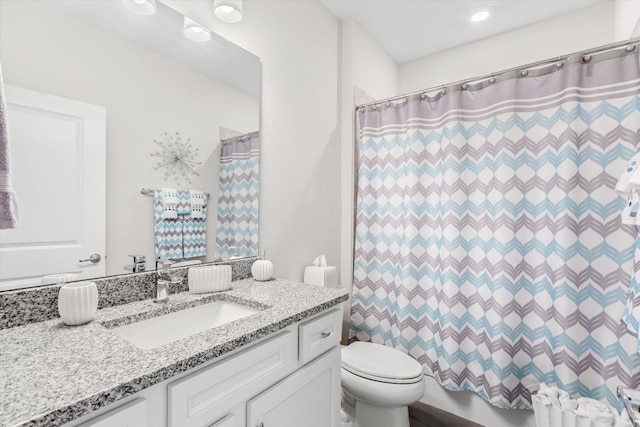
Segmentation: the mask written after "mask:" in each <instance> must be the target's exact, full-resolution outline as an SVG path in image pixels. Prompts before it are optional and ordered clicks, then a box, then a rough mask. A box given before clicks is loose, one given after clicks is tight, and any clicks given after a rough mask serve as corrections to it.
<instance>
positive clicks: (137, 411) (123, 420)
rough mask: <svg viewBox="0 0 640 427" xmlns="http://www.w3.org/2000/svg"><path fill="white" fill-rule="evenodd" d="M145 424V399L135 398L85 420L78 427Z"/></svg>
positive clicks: (116, 426)
mask: <svg viewBox="0 0 640 427" xmlns="http://www.w3.org/2000/svg"><path fill="white" fill-rule="evenodd" d="M146 425H147V401H146V400H144V399H136V400H133V401H131V402H129V403H127V404H124V405H122V406H119V407H117V408H116V409H112V410H111V411H109V412H107V413H105V414H102V415H100V416H99V417H96V418H94V419H92V420H89V421H87V422H86V423H84V424H82V425H81V426H80V427H142V426H146Z"/></svg>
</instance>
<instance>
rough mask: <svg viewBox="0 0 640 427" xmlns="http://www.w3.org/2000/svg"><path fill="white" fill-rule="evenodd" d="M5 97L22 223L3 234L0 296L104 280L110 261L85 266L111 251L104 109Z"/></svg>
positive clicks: (18, 93)
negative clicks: (54, 277)
mask: <svg viewBox="0 0 640 427" xmlns="http://www.w3.org/2000/svg"><path fill="white" fill-rule="evenodd" d="M5 94H6V102H7V111H8V120H9V123H8V129H9V140H10V149H11V161H12V177H13V179H12V181H13V186H14V189H15V190H16V194H17V198H18V210H19V213H20V223H19V226H18V228H16V229H9V230H0V290H5V289H16V288H23V287H29V286H34V285H38V284H40V278H41V277H42V276H44V275H47V274H54V273H77V274H78V275H79V278H80V279H81V278H90V277H98V276H104V273H105V268H104V265H105V263H104V260H100V261H99V262H97V263H93V262H90V261H83V262H80V260H85V259H88V258H89V257H90V256H91V255H92V254H98V255H99V256H100V257H104V253H105V185H106V184H105V148H106V111H105V109H104V108H103V107H99V106H96V105H90V104H85V103H82V102H78V101H73V100H70V99H65V98H60V97H57V96H53V95H48V94H44V93H40V92H35V91H32V90H27V89H22V88H19V87H15V86H11V85H6V86H5ZM95 258H96V257H94V259H95Z"/></svg>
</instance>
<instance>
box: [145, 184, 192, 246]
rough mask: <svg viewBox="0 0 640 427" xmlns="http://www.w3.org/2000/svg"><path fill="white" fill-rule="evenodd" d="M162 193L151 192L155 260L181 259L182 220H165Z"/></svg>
mask: <svg viewBox="0 0 640 427" xmlns="http://www.w3.org/2000/svg"><path fill="white" fill-rule="evenodd" d="M163 199H164V196H163V191H154V192H153V225H154V236H155V253H156V259H181V258H183V254H184V252H183V243H182V228H183V224H182V218H179V217H178V215H177V213H176V216H175V217H174V218H165V217H164V213H165V207H164V202H163Z"/></svg>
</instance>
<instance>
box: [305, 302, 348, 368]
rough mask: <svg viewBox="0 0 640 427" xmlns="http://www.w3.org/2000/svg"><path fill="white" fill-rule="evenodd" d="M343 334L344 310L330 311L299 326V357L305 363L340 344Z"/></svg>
mask: <svg viewBox="0 0 640 427" xmlns="http://www.w3.org/2000/svg"><path fill="white" fill-rule="evenodd" d="M341 335H342V310H341V309H335V310H332V311H330V312H329V313H327V314H325V315H323V316H320V317H318V318H315V319H313V320H310V321H308V322H306V323H303V324H301V325H300V326H299V336H300V343H299V348H298V351H299V353H298V354H299V356H298V357H299V359H300V362H301V363H302V364H305V363H307V362H309V361H311V360H313V359H315V358H316V357H318V356H320V355H321V354H323V353H324V352H326V351H327V350H329V349H330V348H332V347H335V346H337V345H338V344H340V337H341Z"/></svg>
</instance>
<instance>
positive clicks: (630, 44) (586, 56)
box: [355, 37, 640, 110]
mask: <svg viewBox="0 0 640 427" xmlns="http://www.w3.org/2000/svg"><path fill="white" fill-rule="evenodd" d="M638 43H640V37H636V38H631V39H629V40H624V41H620V42H615V43H610V44H606V45H603V46H599V47H595V48H592V49H587V50H580V51H577V52H573V53H569V54H566V55H560V56H556V57H553V58H549V59H544V60H542V61H536V62H532V63H530V64H525V65H520V66H517V67H513V68H507V69H505V70H502V71H497V72H493V73H489V74H483V75H481V76H476V77H472V78H469V79H464V80H458V81H456V82H452V83H447V84H444V85H437V86H433V87H430V88H428V89H422V90H417V91H415V92H409V93H405V94H403V95H396V96H392V97H389V98H384V99H380V100H377V101H373V102H368V103H365V104H360V105H356V107H355V110H361V109H363V108H366V107H370V106H372V105H380V104H384V103H386V102H391V101H398V100H400V99H403V98H406V97H408V96H412V95H418V94H422V93H427V92H431V91H434V90H436V89H440V90H444V89H445V88H446V87H450V86H455V85H462V86H463V89H466V87H465V85H467V84H469V83H471V82H477V81H482V80H487V79H495V78H496V77H497V76H500V75H502V74H506V73H510V72H513V71H518V70H521V71H522V72H523V73H528V71H527V69H528V68H534V67H539V66H542V65H547V64H553V63H554V62H561V61H565V60H567V59H568V58H569V57H571V56H574V55H583V60H584V62H588V61H590V60H591V55H592V54H594V53H601V52H605V51H608V50H613V49H616V48H619V47H622V46H625V45H626V46H627V48H626V51H627V52H633V51H634V50H635V49H636V46H635V45H636V44H638ZM522 76H523V77H524V76H526V74H523V75H522Z"/></svg>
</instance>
